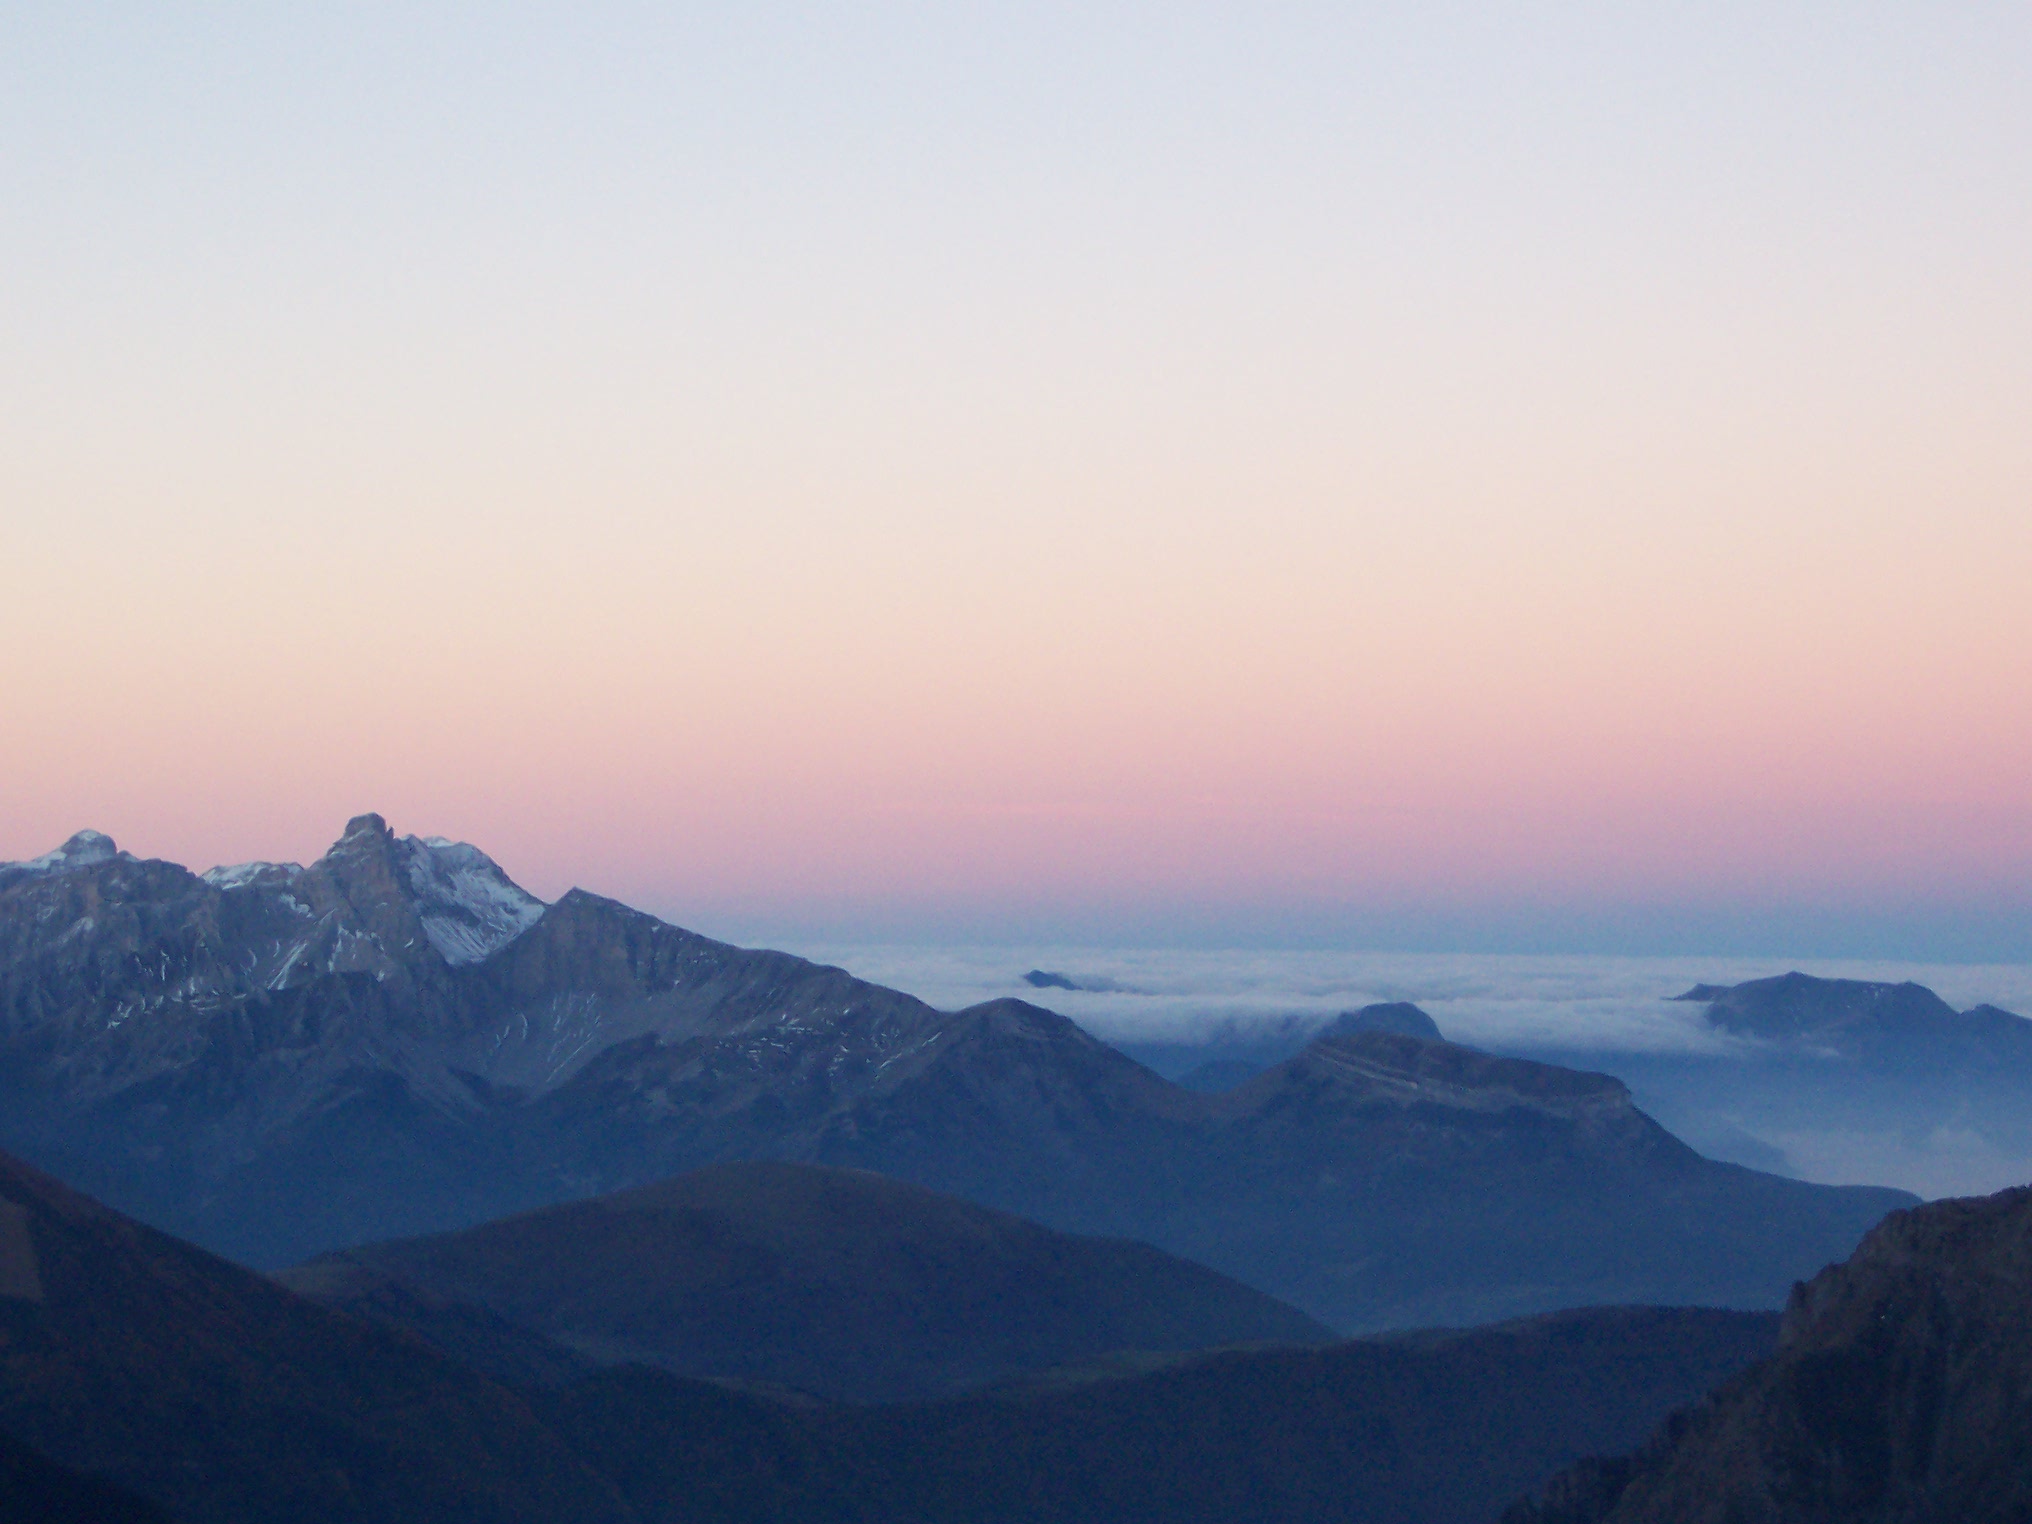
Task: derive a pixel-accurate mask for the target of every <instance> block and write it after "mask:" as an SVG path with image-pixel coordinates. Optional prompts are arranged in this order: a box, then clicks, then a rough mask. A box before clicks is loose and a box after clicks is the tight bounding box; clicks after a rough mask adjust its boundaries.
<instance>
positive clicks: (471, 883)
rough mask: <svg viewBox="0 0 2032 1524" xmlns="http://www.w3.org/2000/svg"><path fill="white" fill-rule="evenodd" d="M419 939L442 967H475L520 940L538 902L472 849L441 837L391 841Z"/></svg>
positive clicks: (532, 920)
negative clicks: (398, 856)
mask: <svg viewBox="0 0 2032 1524" xmlns="http://www.w3.org/2000/svg"><path fill="white" fill-rule="evenodd" d="M397 846H398V849H399V850H400V852H401V860H402V866H403V870H404V872H405V873H406V874H407V876H408V878H409V888H410V892H411V893H412V894H413V895H414V896H415V902H416V911H417V915H418V916H419V917H420V918H421V919H422V921H423V931H424V935H425V936H427V937H429V938H430V943H431V946H433V947H435V948H436V949H437V950H438V952H439V953H441V954H442V955H443V956H444V960H445V962H447V963H477V962H479V961H480V960H481V959H482V958H485V957H488V956H489V955H491V954H493V953H495V952H498V951H499V950H500V949H501V948H503V947H506V946H507V945H508V944H509V943H510V942H512V941H514V940H515V939H516V938H517V937H519V936H521V935H522V933H523V932H525V931H527V930H528V929H529V928H530V927H531V926H534V925H535V924H536V922H537V920H538V919H539V918H540V917H541V916H542V914H543V910H544V905H543V901H542V900H540V899H538V898H537V897H536V896H535V895H533V894H531V893H530V892H529V891H528V890H526V889H524V888H523V887H522V886H521V885H520V884H517V883H516V882H515V881H514V880H513V879H511V878H509V877H508V875H507V874H505V873H503V872H502V871H501V868H500V866H499V864H497V863H496V862H495V861H494V859H493V858H491V857H489V856H488V855H487V854H486V853H484V852H482V851H481V850H480V849H479V848H478V847H475V846H470V845H468V844H467V843H465V842H462V841H447V840H446V839H445V838H444V837H442V836H423V837H418V836H405V837H403V838H402V839H401V840H400V841H399V842H398V843H397Z"/></svg>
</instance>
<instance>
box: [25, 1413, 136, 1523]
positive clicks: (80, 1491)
mask: <svg viewBox="0 0 2032 1524" xmlns="http://www.w3.org/2000/svg"><path fill="white" fill-rule="evenodd" d="M0 1519H7V1520H18V1521H19V1524H169V1515H168V1514H166V1513H164V1512H163V1511H162V1510H161V1509H160V1508H157V1507H156V1506H155V1505H154V1504H153V1503H150V1502H148V1501H146V1500H145V1499H143V1498H140V1497H137V1496H136V1495H135V1494H133V1493H131V1492H129V1491H127V1490H126V1489H125V1488H124V1487H116V1486H114V1485H113V1484H112V1483H110V1482H103V1481H100V1480H99V1479H98V1478H97V1477H91V1476H86V1475H85V1474H84V1473H82V1472H79V1471H73V1470H72V1469H71V1468H70V1467H68V1466H59V1465H58V1464H57V1463H56V1462H55V1461H53V1460H50V1459H49V1458H48V1457H47V1456H44V1455H42V1454H39V1453H38V1452H36V1451H34V1450H31V1449H30V1448H29V1447H28V1446H27V1445H24V1444H22V1443H21V1441H19V1440H17V1439H9V1438H8V1437H7V1436H6V1435H4V1434H0Z"/></svg>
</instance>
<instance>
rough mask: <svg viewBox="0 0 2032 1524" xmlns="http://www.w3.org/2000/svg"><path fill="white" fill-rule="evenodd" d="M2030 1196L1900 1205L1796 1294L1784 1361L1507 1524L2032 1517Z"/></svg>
mask: <svg viewBox="0 0 2032 1524" xmlns="http://www.w3.org/2000/svg"><path fill="white" fill-rule="evenodd" d="M2028 1299H2032V1189H2018V1190H2011V1191H2005V1192H2002V1193H2001V1194H1999V1195H1995V1196H1988V1197H1979V1198H1972V1199H1965V1200H1958V1201H1942V1202H1936V1203H1934V1204H1932V1205H1930V1206H1925V1207H1919V1208H1916V1209H1914V1210H1912V1211H1908V1212H1899V1213H1896V1214H1895V1215H1893V1216H1892V1217H1890V1218H1889V1219H1888V1220H1886V1221H1885V1222H1884V1224H1883V1225H1882V1226H1880V1227H1879V1228H1877V1229H1876V1230H1875V1231H1873V1232H1872V1233H1871V1234H1870V1235H1869V1236H1868V1237H1867V1238H1865V1239H1864V1240H1863V1243H1862V1246H1861V1247H1860V1248H1859V1249H1857V1251H1856V1253H1855V1255H1854V1257H1853V1258H1851V1259H1850V1260H1849V1262H1848V1263H1847V1264H1844V1265H1837V1266H1834V1267H1833V1268H1831V1269H1829V1270H1827V1271H1825V1272H1823V1273H1822V1274H1821V1275H1819V1276H1817V1277H1815V1278H1814V1280H1813V1281H1812V1282H1811V1283H1810V1284H1808V1285H1805V1286H1802V1287H1800V1288H1799V1290H1798V1291H1797V1293H1796V1294H1795V1295H1794V1296H1793V1299H1792V1304H1791V1306H1790V1307H1788V1308H1787V1309H1786V1313H1785V1321H1784V1325H1783V1331H1782V1333H1781V1335H1780V1340H1779V1348H1778V1352H1777V1353H1776V1354H1775V1355H1774V1356H1772V1357H1771V1358H1770V1359H1769V1360H1767V1361H1765V1362H1764V1363H1762V1364H1760V1365H1758V1366H1756V1367H1755V1368H1754V1369H1752V1370H1750V1371H1748V1372H1746V1373H1745V1374H1743V1375H1742V1376H1740V1377H1738V1378H1737V1379H1735V1380H1734V1381H1732V1382H1730V1383H1728V1384H1726V1385H1724V1386H1723V1387H1722V1388H1721V1389H1720V1390H1719V1391H1718V1392H1716V1393H1715V1394H1714V1395H1713V1396H1712V1397H1711V1398H1710V1399H1708V1400H1707V1401H1705V1402H1703V1403H1702V1404H1700V1405H1699V1406H1697V1407H1695V1408H1694V1409H1692V1410H1691V1411H1690V1412H1687V1413H1684V1414H1681V1415H1678V1416H1676V1417H1675V1418H1674V1419H1673V1420H1672V1421H1671V1422H1670V1423H1668V1424H1667V1425H1666V1426H1665V1428H1664V1429H1663V1431H1662V1432H1661V1433H1659V1434H1658V1435H1657V1436H1656V1437H1655V1438H1654V1439H1653V1440H1652V1441H1651V1442H1650V1443H1649V1444H1648V1445H1647V1446H1646V1447H1645V1448H1644V1449H1642V1450H1641V1451H1639V1452H1638V1453H1636V1454H1635V1455H1633V1456H1630V1457H1627V1458H1624V1459H1618V1460H1607V1461H1591V1462H1589V1463H1587V1464H1584V1465H1582V1466H1579V1467H1577V1468H1575V1469H1573V1470H1571V1471H1569V1472H1567V1473H1565V1474H1564V1475H1562V1476H1561V1477H1560V1478H1559V1479H1558V1480H1557V1481H1556V1482H1555V1483H1554V1484H1553V1485H1552V1486H1551V1487H1550V1488H1549V1489H1548V1490H1547V1492H1546V1494H1545V1495H1544V1497H1543V1498H1542V1499H1541V1500H1540V1501H1537V1502H1535V1503H1526V1504H1520V1505H1518V1506H1517V1507H1515V1508H1513V1509H1512V1510H1511V1511H1510V1512H1509V1514H1508V1515H1506V1519H1507V1521H1508V1524H1605V1521H1613V1524H1837V1521H1847V1520H1869V1521H1871V1524H1934V1521H1942V1524H1944V1521H1948V1520H1953V1521H1956V1524H2022V1521H2023V1520H2025V1519H2027V1518H2032V1405H2028V1403H2027V1401H2026V1394H2027V1393H2028V1392H2032V1318H2028V1316H2027V1308H2028V1305H2032V1300H2028Z"/></svg>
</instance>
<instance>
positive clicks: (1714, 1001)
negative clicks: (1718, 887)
mask: <svg viewBox="0 0 2032 1524" xmlns="http://www.w3.org/2000/svg"><path fill="white" fill-rule="evenodd" d="M1675 998H1676V999H1677V1000H1680V1001H1684V1002H1686V1003H1689V1004H1693V1005H1697V1006H1699V1007H1701V1011H1700V1025H1701V1026H1702V1027H1704V1028H1705V1029H1706V1033H1707V1035H1708V1036H1709V1037H1710V1038H1711V1039H1712V1040H1711V1041H1710V1042H1708V1043H1706V1044H1704V1045H1703V1051H1692V1052H1669V1051H1658V1052H1643V1053H1632V1052H1594V1053H1584V1054H1562V1055H1560V1057H1561V1060H1562V1061H1564V1062H1578V1063H1583V1064H1586V1065H1588V1066H1590V1067H1600V1068H1605V1069H1611V1070H1613V1071H1614V1072H1615V1073H1616V1074H1617V1075H1618V1076H1619V1077H1621V1078H1623V1079H1624V1080H1627V1081H1628V1082H1629V1084H1630V1086H1631V1088H1632V1090H1633V1091H1634V1092H1635V1094H1636V1096H1637V1098H1638V1104H1639V1105H1641V1106H1643V1107H1644V1109H1645V1110H1647V1111H1649V1112H1650V1113H1651V1114H1652V1115H1654V1116H1656V1117H1657V1118H1658V1119H1659V1121H1661V1122H1663V1123H1664V1124H1665V1125H1666V1126H1667V1127H1669V1128H1671V1129H1672V1131H1673V1132H1675V1133H1677V1134H1678V1135H1679V1136H1681V1137H1683V1138H1685V1139H1687V1141H1689V1142H1691V1143H1693V1144H1694V1145H1695V1146H1696V1147H1699V1148H1700V1149H1701V1150H1702V1151H1703V1152H1705V1153H1710V1154H1714V1155H1716V1156H1718V1157H1724V1158H1732V1159H1735V1160H1737V1161H1739V1162H1741V1163H1746V1164H1751V1165H1755V1166H1758V1167H1760V1168H1772V1169H1777V1170H1780V1171H1782V1172H1784V1173H1788V1174H1796V1175H1799V1176H1801V1177H1803V1178H1805V1179H1811V1180H1850V1181H1855V1180H1874V1181H1884V1182H1888V1183H1894V1184H1898V1185H1904V1186H1908V1187H1910V1188H1911V1189H1913V1190H1916V1191H1919V1192H1921V1193H1922V1194H1927V1195H1939V1196H1950V1195H1952V1196H1958V1195H1966V1194H1969V1193H1971V1192H1983V1191H1992V1190H1996V1189H1999V1188H2000V1187H2003V1186H2008V1185H2016V1184H2021V1183H2023V1182H2024V1181H2026V1180H2028V1179H2032V1021H2027V1020H2026V1019H2024V1018H2023V1017H2021V1016H2015V1015H2013V1014H2011V1013H2010V1012H2009V1011H2005V1010H2000V1009H1999V1008H1998V1007H1996V1006H1994V1005H1978V1006H1975V1007H1973V1008H1971V1009H1968V1010H1960V1011H1958V1010H1956V1009H1955V1008H1954V1007H1953V1006H1951V1005H1949V1004H1948V1003H1947V1002H1946V1001H1945V1000H1942V999H1941V998H1940V997H1939V996H1938V995H1936V994H1935V993H1934V992H1933V991H1932V990H1929V989H1927V988H1926V987H1925V986H1923V985H1919V984H1912V983H1903V984H1890V983H1881V982H1874V981H1869V980H1860V979H1821V978H1816V977H1814V976H1812V975H1809V974H1802V973H1789V974H1783V975H1779V976H1777V977H1774V978H1769V979H1753V980H1750V981H1748V982H1747V983H1743V984H1736V985H1705V984H1703V985H1695V986H1694V987H1693V988H1692V989H1690V990H1688V991H1686V992H1685V993H1684V994H1682V995H1679V996H1677V997H1675Z"/></svg>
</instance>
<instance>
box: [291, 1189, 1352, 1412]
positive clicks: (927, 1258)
mask: <svg viewBox="0 0 2032 1524" xmlns="http://www.w3.org/2000/svg"><path fill="white" fill-rule="evenodd" d="M346 1268H351V1269H352V1270H354V1271H355V1273H356V1274H359V1273H360V1272H366V1274H367V1276H368V1277H369V1278H368V1279H365V1280H360V1281H356V1282H354V1283H352V1284H351V1285H348V1283H347V1281H346V1278H345V1277H343V1276H342V1275H334V1272H335V1271H342V1270H344V1269H346ZM373 1277H386V1278H388V1279H391V1280H393V1281H395V1282H397V1283H399V1284H402V1285H404V1286H407V1287H411V1288H417V1289H420V1290H422V1291H424V1292H426V1293H428V1294H429V1295H431V1296H433V1297H436V1298H441V1299H443V1300H444V1301H446V1302H452V1303H458V1302H465V1303H476V1304H479V1305H480V1306H483V1307H485V1308H486V1309H488V1310H489V1311H490V1312H493V1313H496V1314H498V1315H499V1316H501V1317H502V1318H504V1319H506V1320H507V1321H509V1322H511V1323H514V1324H516V1325H519V1326H521V1327H525V1328H528V1329H531V1330H534V1331H536V1332H539V1333H542V1334H544V1335H546V1336H548V1337H549V1338H551V1339H553V1340H556V1341H557V1342H559V1343H561V1344H564V1345H566V1346H568V1347H570V1348H571V1349H573V1350H575V1351H577V1352H579V1353H581V1354H584V1355H587V1356H590V1357H592V1358H594V1359H597V1360H599V1361H601V1362H615V1361H621V1360H639V1361H643V1362H646V1363H649V1364H653V1365H659V1366H662V1367H664V1368H665V1369H667V1370H670V1371H674V1372H676V1373H677V1374H680V1375H690V1376H711V1377H729V1378H738V1379H742V1380H746V1381H751V1382H762V1383H767V1384H769V1385H772V1386H779V1387H788V1388H792V1389H796V1390H799V1391H804V1392H810V1393H813V1394H815V1395H818V1396H821V1397H826V1398H832V1399H845V1400H850V1401H862V1402H867V1401H894V1400H896V1399H899V1398H906V1397H927V1396H936V1395H939V1394H942V1393H946V1392H953V1391H958V1390H961V1389H963V1388H966V1387H972V1386H980V1385H983V1384H985V1383H987V1382H990V1381H994V1380H997V1379H999V1378H1004V1377H1007V1376H1010V1375H1013V1374H1015V1373H1018V1372H1022V1371H1030V1370H1035V1369H1038V1368H1040V1367H1044V1366H1052V1365H1067V1364H1074V1363H1077V1362H1080V1361H1084V1360H1090V1359H1092V1358H1094V1357H1096V1356H1099V1355H1104V1354H1107V1353H1109V1352H1110V1351H1114V1350H1144V1351H1183V1350H1198V1349H1208V1348H1212V1347H1214V1346H1217V1345H1232V1344H1247V1343H1263V1342H1281V1343H1298V1344H1318V1343H1324V1342H1327V1341H1329V1340H1331V1339H1332V1337H1333V1335H1332V1333H1331V1332H1330V1331H1329V1330H1328V1329H1326V1328H1324V1327H1322V1326H1321V1325H1320V1324H1318V1323H1316V1322H1314V1321H1313V1320H1312V1319H1310V1318H1308V1317H1306V1316H1305V1315H1304V1314H1303V1313H1300V1312H1298V1311H1296V1310H1295V1309H1293V1308H1290V1307H1287V1306H1285V1305H1284V1304H1283V1303H1281V1302H1278V1301H1275V1300H1273V1299H1272V1298H1270V1297H1267V1296H1265V1295H1263V1294H1262V1293H1261V1292H1258V1291H1253V1290H1251V1289H1250V1288H1248V1287H1246V1286H1243V1285H1241V1284H1240V1283H1238V1282H1236V1281H1233V1280H1230V1279H1228V1277H1226V1276H1223V1275H1219V1274H1216V1273H1215V1272H1213V1271H1211V1270H1206V1269H1202V1268H1201V1267H1200V1266H1198V1265H1194V1264H1190V1263H1188V1262H1186V1261H1184V1260H1180V1259H1176V1258H1174V1257H1173V1256H1171V1255H1168V1254H1165V1253H1162V1252H1160V1251H1159V1250H1156V1249H1152V1248H1150V1247H1148V1246H1147V1245H1144V1244H1137V1243H1125V1242H1121V1241H1117V1240H1109V1239H1094V1238H1078V1237H1073V1236H1071V1235H1068V1234H1063V1233H1054V1232H1052V1231H1050V1230H1049V1229H1046V1228H1041V1227H1038V1226H1037V1225H1036V1224H1034V1223H1031V1222H1026V1221H1025V1220H1023V1219H1022V1218H1020V1217H1012V1216H1009V1215H1008V1214H1006V1213H1003V1212H995V1211H990V1210H988V1209H987V1208H984V1207H978V1206H974V1205H973V1204H971V1203H969V1202H964V1201H960V1200H957V1199H955V1198H953V1197H950V1196H941V1195H939V1194H937V1193H936V1192H933V1191H928V1190H925V1189H924V1188H923V1187H921V1186H914V1185H905V1184H902V1183H900V1182H897V1181H893V1180H886V1179H884V1178H882V1177H881V1176H879V1175H870V1174H865V1173H862V1172H860V1171H849V1170H835V1169H821V1168H816V1167H813V1166H811V1165H801V1164H780V1163H748V1164H719V1165H712V1166H709V1167H707V1168H705V1169H703V1170H698V1171H695V1172H693V1173H691V1174H688V1175H684V1176H681V1177H679V1178H678V1179H675V1180H670V1181H666V1182H663V1183H662V1184H659V1185H652V1186H643V1187H640V1188H638V1189H635V1190H631V1191H624V1192H621V1193H619V1194H617V1195H612V1196H602V1197H599V1198H596V1199H594V1200H592V1201H580V1202H572V1203H570V1204H568V1205H563V1206H554V1207H546V1208H543V1209H542V1210H540V1211H536V1212H531V1213H528V1214H525V1215H523V1216H520V1217H512V1218H509V1219H507V1220H505V1221H502V1222H494V1223H488V1224H486V1225H484V1226H482V1227H477V1228H468V1229H466V1230H464V1231H463V1232H459V1233H452V1234H445V1235H441V1236H438V1237H432V1238H421V1239H408V1240H404V1241H400V1242H395V1243H385V1244H371V1245H368V1246H366V1247H363V1248H357V1249H350V1250H346V1251H343V1252H342V1253H341V1254H339V1255H336V1256H333V1257H332V1258H331V1259H328V1260H322V1261H316V1262H313V1263H312V1264H311V1265H309V1266H306V1267H304V1268H303V1269H302V1270H299V1271H291V1272H284V1273H283V1275H282V1277H281V1278H282V1279H283V1281H284V1282H285V1283H286V1284H288V1285H291V1286H292V1287H296V1288H298V1289H302V1290H305V1291H307V1292H309V1293H310V1294H313V1295H316V1294H317V1293H318V1292H319V1291H320V1290H321V1289H325V1288H328V1287H333V1286H336V1287H337V1289H339V1290H340V1291H341V1292H342V1293H343V1292H346V1291H355V1290H357V1291H364V1292H366V1293H368V1294H369V1295H370V1296H371V1295H374V1294H380V1293H382V1291H383V1288H382V1287H381V1286H379V1285H377V1284H376V1283H375V1280H374V1279H373ZM336 1305H339V1306H341V1307H345V1308H348V1309H349V1310H351V1309H354V1308H357V1309H358V1310H360V1311H363V1312H367V1313H369V1315H371V1314H372V1307H371V1304H369V1305H362V1304H361V1303H360V1302H359V1300H358V1298H357V1297H346V1296H344V1295H342V1296H341V1297H340V1298H339V1299H337V1301H336ZM407 1316H408V1314H407V1312H406V1309H397V1310H395V1311H394V1313H393V1315H392V1316H391V1318H390V1320H391V1321H402V1320H405V1319H406V1317H407ZM418 1331H419V1332H423V1333H424V1334H425V1335H426V1336H431V1335H433V1333H434V1326H422V1327H419V1329H418Z"/></svg>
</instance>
